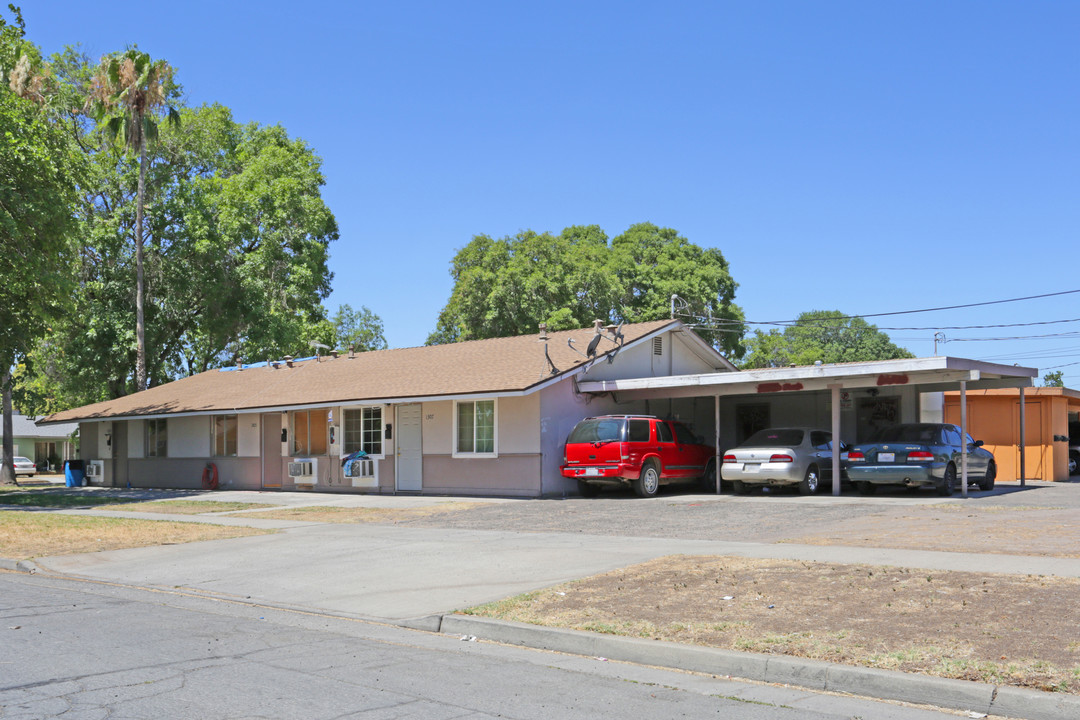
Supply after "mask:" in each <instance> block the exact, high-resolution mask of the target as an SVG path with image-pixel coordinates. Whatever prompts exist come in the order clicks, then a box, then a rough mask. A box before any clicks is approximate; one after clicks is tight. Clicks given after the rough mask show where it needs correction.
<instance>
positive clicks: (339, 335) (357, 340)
mask: <svg viewBox="0 0 1080 720" xmlns="http://www.w3.org/2000/svg"><path fill="white" fill-rule="evenodd" d="M331 322H332V323H333V326H334V343H333V347H336V348H339V349H341V350H347V349H348V348H350V347H351V348H353V349H355V350H356V351H357V352H367V351H368V350H385V349H386V347H387V345H386V336H385V334H384V331H383V322H382V319H381V318H380V317H379V316H378V315H376V314H375V313H373V312H372V311H371V310H369V309H368V308H367V307H366V306H364V305H361V306H360V309H359V310H353V308H352V306H351V305H348V304H344V305H341V306H339V307H338V311H337V312H336V313H334V317H333V318H332V320H331Z"/></svg>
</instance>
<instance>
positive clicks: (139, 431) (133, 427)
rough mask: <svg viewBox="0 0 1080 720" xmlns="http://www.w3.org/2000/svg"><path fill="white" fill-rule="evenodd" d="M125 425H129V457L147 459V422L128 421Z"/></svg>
mask: <svg viewBox="0 0 1080 720" xmlns="http://www.w3.org/2000/svg"><path fill="white" fill-rule="evenodd" d="M124 424H125V425H127V456H128V457H129V458H141V457H146V421H144V420H128V421H127V422H126V423H124Z"/></svg>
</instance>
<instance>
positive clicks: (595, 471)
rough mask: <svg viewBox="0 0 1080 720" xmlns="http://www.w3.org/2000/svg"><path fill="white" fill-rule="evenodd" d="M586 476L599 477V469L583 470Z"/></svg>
mask: <svg viewBox="0 0 1080 720" xmlns="http://www.w3.org/2000/svg"><path fill="white" fill-rule="evenodd" d="M585 474H586V475H599V474H600V468H585Z"/></svg>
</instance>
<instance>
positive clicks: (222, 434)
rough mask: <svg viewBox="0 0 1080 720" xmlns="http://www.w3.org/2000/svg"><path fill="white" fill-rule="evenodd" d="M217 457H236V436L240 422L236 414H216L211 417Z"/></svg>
mask: <svg viewBox="0 0 1080 720" xmlns="http://www.w3.org/2000/svg"><path fill="white" fill-rule="evenodd" d="M211 422H212V423H213V430H212V432H213V435H214V438H213V439H214V456H215V457H236V437H237V430H238V426H239V423H238V421H237V416H236V415H214V416H213V417H212V418H211Z"/></svg>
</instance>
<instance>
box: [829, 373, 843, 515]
mask: <svg viewBox="0 0 1080 720" xmlns="http://www.w3.org/2000/svg"><path fill="white" fill-rule="evenodd" d="M842 387H843V385H830V386H829V392H830V393H831V395H832V494H833V495H839V494H840V388H842Z"/></svg>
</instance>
